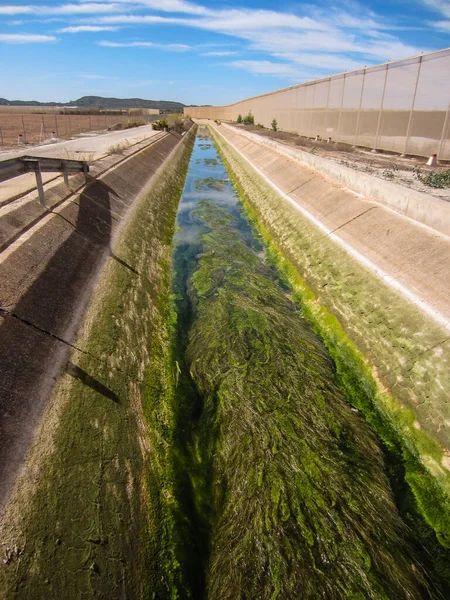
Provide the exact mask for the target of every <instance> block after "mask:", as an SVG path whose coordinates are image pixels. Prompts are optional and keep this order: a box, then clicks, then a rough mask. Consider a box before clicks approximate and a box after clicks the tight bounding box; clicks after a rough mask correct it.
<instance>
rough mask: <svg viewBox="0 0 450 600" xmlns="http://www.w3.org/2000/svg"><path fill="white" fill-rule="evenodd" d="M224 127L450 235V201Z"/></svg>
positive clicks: (224, 124)
mask: <svg viewBox="0 0 450 600" xmlns="http://www.w3.org/2000/svg"><path fill="white" fill-rule="evenodd" d="M221 127H227V128H228V129H230V130H232V131H234V132H236V133H238V134H239V135H241V136H243V137H247V138H248V139H251V140H253V141H255V142H257V143H258V144H260V145H262V146H266V147H268V148H271V149H273V150H275V151H276V152H278V153H279V154H282V155H283V156H286V157H288V158H290V159H292V160H295V161H296V162H298V163H299V164H300V165H302V166H304V167H308V168H309V169H313V170H314V171H317V172H318V173H319V174H321V175H323V176H325V177H327V178H328V179H330V180H331V181H332V182H333V183H335V184H338V185H343V186H346V187H348V188H349V189H351V190H353V191H354V192H357V193H358V194H362V195H363V196H365V197H367V198H369V199H371V200H374V201H375V202H378V203H380V204H382V205H384V206H388V207H389V208H391V209H392V210H394V211H395V212H398V213H399V214H401V215H405V216H407V217H409V218H410V219H413V220H414V221H417V222H419V223H422V224H423V225H427V226H428V227H430V228H431V229H434V230H435V231H438V232H439V233H443V234H444V235H447V236H450V202H445V201H444V200H440V199H439V198H435V197H434V196H431V195H430V194H425V193H423V192H418V191H416V190H411V189H409V188H406V187H403V186H401V185H398V184H396V183H391V182H389V181H381V180H380V179H378V178H377V177H374V176H373V175H368V174H366V173H360V172H358V171H355V170H353V169H350V168H349V167H345V166H344V165H339V164H337V163H334V162H332V161H330V160H327V159H326V158H323V157H321V156H315V155H314V154H311V153H310V152H305V151H303V150H300V149H297V148H290V147H287V146H285V145H283V144H280V143H279V142H276V141H274V140H268V139H265V138H262V137H261V136H259V135H258V134H255V133H250V132H249V131H242V130H241V129H238V128H236V127H233V126H232V125H229V124H228V123H222V124H221Z"/></svg>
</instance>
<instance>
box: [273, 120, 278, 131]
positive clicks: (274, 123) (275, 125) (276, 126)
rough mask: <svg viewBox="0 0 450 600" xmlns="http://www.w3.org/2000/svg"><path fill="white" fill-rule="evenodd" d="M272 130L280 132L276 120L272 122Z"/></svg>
mask: <svg viewBox="0 0 450 600" xmlns="http://www.w3.org/2000/svg"><path fill="white" fill-rule="evenodd" d="M272 129H273V131H278V123H277V120H276V119H274V120H273V121H272Z"/></svg>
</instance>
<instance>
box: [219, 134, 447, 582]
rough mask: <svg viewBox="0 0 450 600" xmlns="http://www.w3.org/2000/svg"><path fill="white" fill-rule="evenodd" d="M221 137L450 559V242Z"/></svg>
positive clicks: (260, 220)
mask: <svg viewBox="0 0 450 600" xmlns="http://www.w3.org/2000/svg"><path fill="white" fill-rule="evenodd" d="M211 127H212V130H213V132H214V137H215V139H216V141H217V143H218V144H219V147H220V148H221V151H222V153H223V156H224V158H225V160H226V161H227V163H228V165H229V168H230V170H231V172H233V173H234V177H235V184H236V185H237V187H238V188H239V190H240V193H241V196H242V198H243V200H244V202H245V203H246V204H247V210H248V211H249V212H250V214H253V216H254V219H255V224H256V225H255V226H256V227H257V229H258V230H259V232H260V234H261V236H262V238H263V239H264V241H265V243H266V244H267V246H268V248H269V250H270V252H271V254H272V258H273V260H274V261H275V262H276V263H277V264H278V266H279V268H280V269H281V270H282V271H284V273H285V276H286V278H287V279H288V280H289V282H290V285H291V286H292V287H293V288H294V289H295V290H296V293H297V294H298V295H299V299H300V301H301V303H302V305H303V309H304V313H305V315H306V316H307V318H308V319H309V320H310V322H311V323H312V324H313V326H314V328H315V329H316V331H318V332H319V333H320V335H321V336H322V338H323V339H324V341H325V343H326V345H327V347H328V349H329V351H330V354H331V355H332V356H333V358H334V360H335V363H336V367H337V371H338V375H339V377H340V379H341V382H342V383H343V385H344V387H345V388H346V390H347V393H348V396H349V397H350V398H351V399H352V402H353V403H354V406H355V407H356V408H357V409H358V410H360V411H361V412H362V413H363V414H364V415H365V417H366V419H367V420H368V421H369V423H370V424H371V425H372V427H373V428H374V429H375V431H377V433H378V434H379V435H380V437H381V439H382V440H383V441H384V443H385V444H386V447H387V448H388V449H389V450H390V451H393V453H394V455H395V456H396V457H397V460H399V465H398V466H397V467H396V469H400V470H403V471H404V475H403V476H402V478H403V480H404V481H405V482H406V483H407V485H408V487H409V491H410V493H409V492H408V494H409V495H408V494H407V495H408V502H410V503H412V504H414V507H411V508H414V510H415V511H416V513H417V514H420V515H421V518H423V519H425V521H426V523H427V525H428V526H429V527H430V528H431V531H432V532H434V533H433V534H432V535H433V536H434V535H435V536H436V538H435V541H438V546H439V545H440V546H441V547H442V548H449V547H450V502H449V497H450V473H449V467H450V461H449V456H450V454H449V447H450V440H449V433H450V407H449V403H448V398H449V392H450V387H449V386H450V340H449V329H448V323H449V317H450V304H449V298H448V284H449V280H448V265H449V264H450V245H449V241H448V238H446V236H442V235H440V234H438V233H433V232H431V231H430V230H429V229H427V228H424V227H423V226H421V225H418V224H415V223H413V222H412V221H410V220H408V219H405V218H404V217H401V216H399V215H397V214H395V213H393V212H392V211H390V210H389V209H386V208H383V207H381V206H379V205H377V204H375V203H373V202H370V201H367V200H365V199H364V198H360V197H357V196H355V194H352V193H351V192H350V191H349V190H345V189H342V188H341V187H339V186H337V185H333V184H332V183H331V182H330V181H327V180H325V179H324V178H323V177H321V176H320V175H319V174H318V173H314V172H311V171H309V170H306V169H304V168H301V167H300V166H299V165H298V164H295V163H294V162H293V161H291V160H289V159H287V158H286V157H283V156H280V155H279V154H277V153H275V152H274V151H273V150H272V149H269V148H262V147H261V145H260V144H257V143H255V142H254V141H253V140H250V139H249V138H248V137H244V136H241V135H239V133H237V132H236V131H233V130H232V129H231V128H223V127H222V126H218V127H217V126H214V125H211ZM446 290H447V291H446ZM412 300H414V301H412ZM426 310H428V312H426ZM405 493H406V492H405ZM407 510H408V509H407ZM411 525H412V526H417V525H415V523H414V521H411ZM425 535H429V534H425ZM441 558H442V562H441V563H440V566H439V568H442V569H443V570H447V572H448V557H446V558H444V555H443V556H442V557H440V558H436V560H437V561H438V562H439V561H440V559H441Z"/></svg>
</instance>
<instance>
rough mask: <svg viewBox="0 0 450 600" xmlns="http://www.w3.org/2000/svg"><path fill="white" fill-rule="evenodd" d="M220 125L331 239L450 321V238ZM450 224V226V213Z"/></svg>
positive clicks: (222, 130) (242, 134)
mask: <svg viewBox="0 0 450 600" xmlns="http://www.w3.org/2000/svg"><path fill="white" fill-rule="evenodd" d="M222 127H223V125H222V126H221V127H220V128H217V129H218V131H219V132H220V133H222V134H224V136H225V137H226V139H227V140H229V141H230V142H232V143H233V144H235V145H236V147H237V148H238V149H239V151H240V152H242V154H243V155H244V156H245V157H247V158H248V159H249V160H250V161H251V163H252V164H253V165H255V166H256V167H258V168H259V169H260V170H261V172H262V173H264V174H265V175H266V176H267V177H268V178H269V179H270V180H271V181H272V182H273V183H274V184H275V185H276V186H278V187H279V188H280V190H281V191H282V192H283V193H284V194H288V195H289V196H290V197H291V198H292V199H293V200H294V201H295V202H297V203H298V205H299V206H302V207H303V208H305V209H306V210H307V211H308V212H309V213H310V214H311V215H312V216H314V217H315V218H316V219H318V220H319V221H320V222H321V223H322V224H323V225H325V227H326V228H327V229H328V230H329V231H328V232H327V234H328V235H330V234H331V233H335V232H338V233H337V235H338V237H340V238H342V239H343V240H345V241H347V242H349V244H350V245H351V246H352V247H353V248H354V249H355V250H357V251H359V252H360V253H361V254H363V255H364V256H365V257H367V258H368V259H370V260H371V261H373V262H374V263H375V264H376V265H377V266H378V267H379V268H380V269H382V270H383V271H385V272H386V273H387V274H389V275H390V276H391V277H393V278H395V279H396V280H398V281H399V282H400V283H402V284H403V285H404V286H405V287H406V288H408V289H409V290H411V291H412V292H413V293H414V294H415V295H417V297H418V299H419V300H422V301H424V302H427V303H428V304H430V306H432V307H433V308H434V309H435V310H436V311H439V312H440V313H442V315H443V316H444V317H445V319H446V320H447V321H448V322H449V323H450V295H449V293H448V290H449V289H450V271H449V266H450V240H449V239H448V238H447V236H445V235H442V234H439V233H438V232H434V231H432V230H431V229H430V228H427V227H421V226H420V225H419V224H416V223H414V222H413V221H411V220H410V219H405V218H403V217H401V216H399V215H398V214H396V213H395V212H393V211H390V210H387V209H386V208H384V207H382V206H380V205H379V204H378V203H376V202H373V201H371V200H370V199H368V198H366V197H361V196H357V195H355V194H352V193H351V191H350V190H346V189H342V187H340V186H339V185H336V184H333V182H331V181H330V180H329V179H327V178H325V177H323V176H322V175H321V174H320V173H318V172H314V171H312V170H310V169H305V168H301V167H300V166H299V165H298V164H296V163H294V162H293V161H291V160H287V159H286V157H284V156H282V155H280V153H279V152H278V151H274V150H273V149H272V148H269V147H268V146H266V147H264V146H263V147H262V146H261V145H260V143H259V140H258V141H253V139H250V138H249V137H248V136H249V134H248V133H247V132H243V133H241V132H240V131H239V132H238V131H237V130H236V129H234V128H231V127H226V128H224V129H222ZM325 162H328V161H325ZM373 179H375V178H373ZM375 181H378V180H375ZM381 183H383V182H381ZM391 185H394V184H391ZM395 187H400V186H395ZM448 224H449V226H450V213H449V217H448Z"/></svg>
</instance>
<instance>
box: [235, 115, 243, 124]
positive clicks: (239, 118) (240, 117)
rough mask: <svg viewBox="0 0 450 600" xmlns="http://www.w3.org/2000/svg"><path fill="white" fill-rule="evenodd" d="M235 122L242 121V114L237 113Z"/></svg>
mask: <svg viewBox="0 0 450 600" xmlns="http://www.w3.org/2000/svg"><path fill="white" fill-rule="evenodd" d="M236 123H242V115H238V118H237V121H236Z"/></svg>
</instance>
